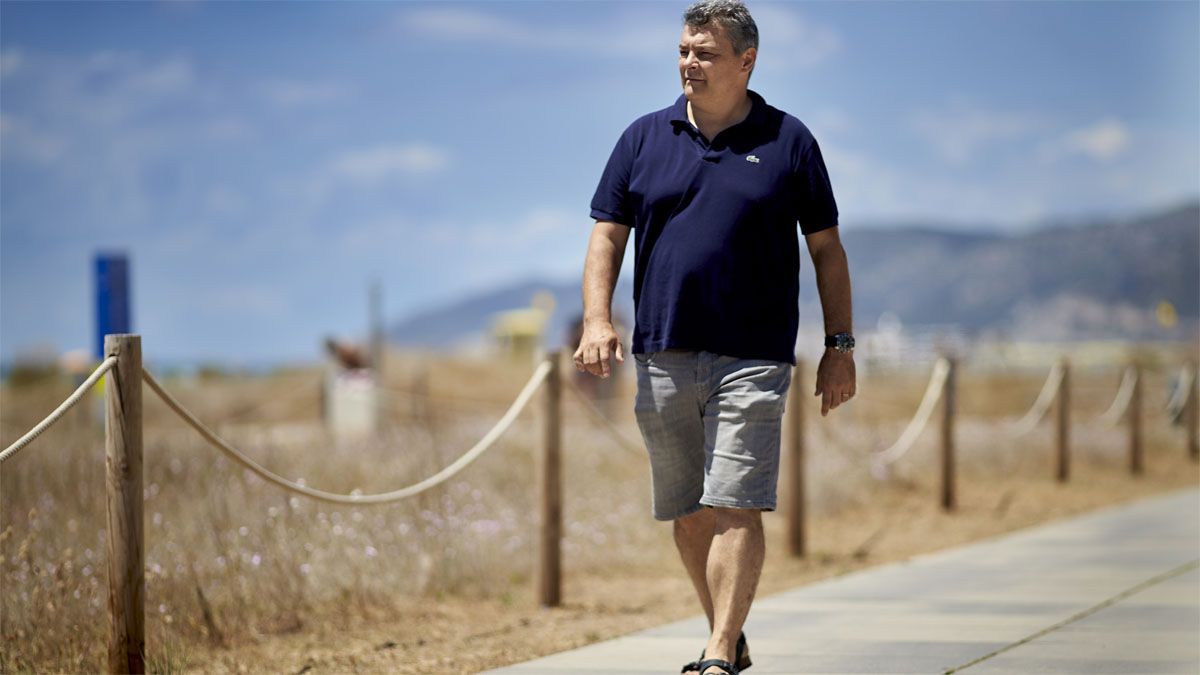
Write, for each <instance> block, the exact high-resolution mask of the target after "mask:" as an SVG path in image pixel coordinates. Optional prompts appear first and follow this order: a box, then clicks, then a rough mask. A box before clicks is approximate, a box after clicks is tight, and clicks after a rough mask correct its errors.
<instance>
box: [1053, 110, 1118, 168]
mask: <svg viewBox="0 0 1200 675" xmlns="http://www.w3.org/2000/svg"><path fill="white" fill-rule="evenodd" d="M1129 139H1130V132H1129V127H1127V126H1125V124H1124V123H1122V122H1121V121H1120V120H1118V119H1116V118H1112V117H1109V118H1106V119H1103V120H1100V121H1098V122H1096V123H1094V124H1091V125H1089V126H1086V127H1083V128H1080V129H1073V130H1071V131H1068V132H1067V133H1065V134H1063V135H1062V136H1061V137H1059V138H1057V139H1055V140H1053V141H1049V142H1047V143H1044V144H1042V146H1041V147H1040V148H1039V150H1038V156H1039V157H1040V158H1041V159H1042V160H1043V161H1045V162H1053V161H1057V160H1059V159H1061V158H1063V157H1067V156H1070V155H1083V156H1085V157H1088V158H1090V159H1093V160H1095V161H1098V162H1108V161H1111V160H1113V159H1115V158H1117V157H1118V156H1120V155H1122V154H1124V153H1125V151H1126V150H1127V149H1128V148H1129Z"/></svg>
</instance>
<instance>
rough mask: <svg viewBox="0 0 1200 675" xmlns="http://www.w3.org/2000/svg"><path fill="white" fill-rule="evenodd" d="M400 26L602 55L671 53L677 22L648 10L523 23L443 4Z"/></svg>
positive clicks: (407, 17) (398, 21)
mask: <svg viewBox="0 0 1200 675" xmlns="http://www.w3.org/2000/svg"><path fill="white" fill-rule="evenodd" d="M393 25H394V26H395V28H396V30H398V31H400V32H403V33H405V34H408V35H415V36H418V37H424V38H435V39H439V40H454V41H459V42H472V43H481V44H487V45H501V46H504V47H510V48H514V49H531V50H546V49H550V50H555V51H566V52H582V53H587V54H591V55H600V56H602V57H613V56H618V57H621V56H625V57H628V56H645V55H647V54H660V53H665V54H671V53H672V52H673V48H674V42H675V40H676V39H677V37H678V33H677V31H678V27H677V24H674V23H671V24H667V23H662V22H658V21H655V20H654V19H653V18H652V17H650V16H647V15H645V14H642V13H632V14H626V15H623V16H621V17H620V18H618V19H617V20H614V21H612V23H611V24H610V25H605V26H596V25H594V24H587V25H572V26H562V25H559V26H555V25H533V24H530V23H521V22H519V21H515V20H513V19H509V18H506V17H500V16H497V15H495V14H489V13H487V12H483V11H479V10H473V9H463V8H457V7H454V8H451V7H437V8H430V9H420V10H413V11H406V12H402V13H400V14H398V15H397V16H396V18H395V21H394V24H393Z"/></svg>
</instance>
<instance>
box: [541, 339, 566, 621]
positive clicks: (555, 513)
mask: <svg viewBox="0 0 1200 675" xmlns="http://www.w3.org/2000/svg"><path fill="white" fill-rule="evenodd" d="M546 359H547V360H548V361H549V362H550V373H549V374H548V375H547V376H546V382H545V384H544V385H543V386H544V388H545V391H544V394H543V400H544V401H545V409H544V413H545V414H544V416H543V419H542V462H541V483H542V518H541V537H540V539H541V547H540V548H541V551H540V554H539V556H538V575H537V578H538V601H539V604H541V606H542V607H557V606H558V605H559V604H560V603H561V602H562V552H561V544H562V460H561V448H562V417H561V415H562V369H561V367H560V359H559V352H558V351H552V352H549V353H548V354H546Z"/></svg>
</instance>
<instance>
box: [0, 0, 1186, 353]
mask: <svg viewBox="0 0 1200 675" xmlns="http://www.w3.org/2000/svg"><path fill="white" fill-rule="evenodd" d="M684 4H685V3H674V2H670V3H659V2H654V3H633V2H615V3H597V2H578V3H576V2H572V3H568V2H513V3H508V2H503V3H502V2H493V3H449V2H443V3H436V4H423V3H400V2H393V3H387V2H369V3H368V2H353V3H326V2H304V3H300V2H291V3H287V2H283V3H265V2H254V3H250V2H246V3H235V2H222V3H196V2H169V3H95V4H71V3H15V2H4V3H2V4H0V115H2V117H0V357H2V358H4V359H10V358H12V357H13V356H14V355H15V354H18V353H20V352H21V351H22V350H25V349H28V348H29V347H30V346H31V345H37V344H49V345H53V346H54V347H56V348H58V349H63V350H65V349H74V348H89V347H90V344H91V342H90V340H91V337H90V336H91V331H92V328H91V325H92V308H91V301H90V298H91V293H92V289H91V279H90V276H89V273H90V269H91V262H90V261H91V258H92V256H93V254H94V253H95V252H96V251H97V250H123V251H127V252H128V253H129V254H130V256H131V259H132V277H133V278H132V281H133V287H134V292H133V295H134V297H133V302H134V322H135V330H136V331H137V332H140V333H142V334H143V336H144V337H143V341H144V349H145V351H146V353H147V355H148V357H150V358H160V359H192V358H219V359H224V360H230V361H247V362H249V361H263V360H291V359H307V358H313V357H315V356H316V355H317V353H318V352H317V349H318V341H319V338H320V337H321V336H323V335H325V334H328V333H338V334H345V335H353V334H356V333H360V332H361V331H362V330H363V328H364V323H365V315H366V295H367V293H366V288H367V286H368V283H369V280H370V279H371V278H378V279H379V280H380V281H381V282H382V284H383V286H384V290H385V305H386V310H387V314H388V316H389V317H391V318H396V317H401V316H404V315H406V314H411V313H412V312H414V311H417V310H419V309H421V308H424V307H429V306H435V305H437V304H440V303H442V302H445V301H446V300H448V299H452V298H457V297H461V296H463V295H465V294H469V293H473V292H477V291H480V290H486V289H489V288H494V287H498V286H502V285H505V284H507V283H509V282H511V281H513V280H515V279H521V278H526V277H531V276H546V277H550V278H574V277H577V276H578V275H579V274H580V269H581V265H582V260H583V254H584V251H585V249H586V243H587V232H588V229H589V226H590V223H591V221H590V220H589V219H588V217H587V216H588V202H589V200H590V198H591V195H592V191H593V190H594V188H595V182H596V180H597V178H598V177H599V175H600V171H601V169H602V168H603V164H604V161H605V160H606V158H607V156H608V153H609V151H610V150H611V148H612V145H613V143H614V142H615V140H616V138H617V135H618V134H619V133H620V132H621V130H622V129H623V128H624V127H625V126H626V125H627V124H628V123H629V122H630V121H631V120H632V119H634V118H635V117H637V116H638V115H640V114H642V113H645V112H648V111H650V110H654V109H657V108H661V107H664V106H666V105H669V104H670V103H671V102H672V101H673V100H674V99H675V97H676V96H677V95H678V91H679V83H678V80H677V75H676V70H675V68H676V53H675V45H676V42H677V40H678V36H679V32H680V20H679V16H680V13H681V12H682V9H683V7H684ZM749 6H750V8H751V11H752V12H753V13H754V15H755V17H756V19H757V21H758V23H759V26H760V32H761V39H762V43H761V47H760V57H759V62H758V66H757V68H756V70H755V73H754V76H753V79H752V80H751V87H752V88H753V89H755V90H756V91H758V92H760V93H762V94H763V95H764V96H765V97H766V99H767V100H768V102H770V103H772V104H773V105H775V106H777V107H780V108H782V109H784V110H786V111H788V112H791V113H792V114H794V115H796V116H797V117H799V118H800V119H801V120H803V121H804V122H805V123H806V124H808V126H809V127H810V128H811V129H812V131H813V133H814V134H815V135H816V137H817V138H818V139H819V140H820V142H821V145H822V149H823V150H824V154H825V158H826V161H827V162H828V164H829V170H830V175H831V179H832V181H833V185H834V190H835V194H836V195H837V198H838V202H839V207H840V210H841V212H842V226H843V227H844V228H851V227H865V226H869V225H881V224H883V225H886V224H888V223H899V222H912V221H920V222H928V223H933V224H946V225H947V226H949V225H954V226H956V227H967V228H974V227H989V228H999V229H1006V230H1013V231H1017V230H1021V229H1024V228H1027V227H1030V226H1031V225H1032V224H1036V223H1039V222H1043V221H1045V220H1048V219H1060V218H1077V217H1083V216H1091V215H1109V214H1116V215H1122V214H1130V213H1138V212H1141V211H1144V210H1153V209H1157V208H1160V207H1162V206H1168V205H1172V204H1175V203H1178V202H1179V201H1182V200H1185V199H1190V198H1194V197H1195V196H1196V194H1197V192H1198V190H1200V188H1198V185H1200V122H1198V121H1197V120H1200V35H1198V34H1200V9H1198V8H1200V5H1198V4H1197V3H1195V2H1177V3H1155V2H1137V3H1133V2H1131V3H1120V2H1097V3H1085V2H1071V3H1034V2H1011V3H1010V2H994V3H991V2H989V3H975V2H937V3H932V2H931V3H921V2H894V3H872V2H853V3H824V2H822V3H771V2H751V3H749ZM626 267H627V268H628V267H631V264H630V265H626ZM628 271H629V270H628V269H627V270H626V272H628ZM802 274H805V275H811V272H810V271H809V270H808V268H807V264H806V266H805V269H804V271H803V272H802ZM810 281H811V280H810V279H808V278H807V277H806V278H805V280H804V283H809V282H810Z"/></svg>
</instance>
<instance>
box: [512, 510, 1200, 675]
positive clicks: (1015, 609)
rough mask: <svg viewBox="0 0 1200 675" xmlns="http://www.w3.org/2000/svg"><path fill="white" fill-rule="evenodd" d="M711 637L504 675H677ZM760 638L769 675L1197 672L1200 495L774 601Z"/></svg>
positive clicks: (768, 602) (679, 633) (659, 631)
mask: <svg viewBox="0 0 1200 675" xmlns="http://www.w3.org/2000/svg"><path fill="white" fill-rule="evenodd" d="M680 573H681V574H682V571H681V572H680ZM707 629H708V626H707V623H706V622H705V620H704V617H703V616H699V617H696V618H692V619H687V620H685V621H680V622H677V623H673V624H669V625H666V626H660V627H658V628H653V629H651V630H647V631H643V632H641V633H634V634H632V635H627V636H625V637H622V638H618V639H616V640H610V641H608V642H601V643H597V644H593V645H589V646H587V647H584V648H582V649H576V650H574V651H570V652H563V653H561V654H555V655H553V656H549V657H546V658H543V659H539V660H536V661H530V662H527V663H523V664H518V665H515V666H510V667H508V668H503V669H500V670H496V671H491V672H495V673H537V674H541V675H544V674H546V673H576V672H578V673H586V672H603V673H622V674H626V673H628V674H633V673H639V674H640V673H646V674H650V673H654V674H656V675H665V674H668V673H678V672H679V667H680V666H681V665H682V664H683V663H684V662H685V661H689V660H691V659H693V658H695V657H696V655H697V654H698V653H699V652H700V649H701V648H702V647H703V646H704V642H705V640H706V638H707V632H708V631H707ZM746 635H747V637H748V638H749V644H750V655H751V657H752V658H753V660H754V666H753V667H752V668H751V669H750V670H749V671H748V672H749V673H753V674H755V675H765V674H766V673H792V674H793V675H818V674H828V675H832V674H834V673H839V674H846V673H948V672H963V673H967V674H968V675H977V674H978V675H983V674H984V673H987V674H995V673H1012V674H1017V675H1026V674H1032V673H1078V674H1080V675H1103V674H1105V673H1137V674H1139V675H1150V674H1155V675H1165V674H1176V673H1179V674H1184V673H1186V674H1187V675H1197V674H1198V673H1200V489H1195V488H1189V489H1186V490H1181V491H1177V492H1173V493H1169V494H1166V495H1162V496H1155V497H1149V498H1145V499H1141V500H1138V501H1136V502H1133V503H1130V504H1127V505H1120V506H1112V507H1106V508H1104V509H1101V510H1098V511H1093V512H1090V513H1087V514H1085V515H1082V516H1076V517H1072V518H1069V519H1066V520H1060V521H1056V522H1052V523H1048V524H1044V525H1039V526H1037V527H1032V528H1029V529H1026V530H1021V531H1017V532H1012V533H1009V534H1005V535H1002V536H999V537H996V538H993V539H989V540H986V541H982V542H978V543H974V544H969V545H966V546H962V547H960V548H955V549H950V550H946V551H940V552H937V553H933V554H928V555H922V556H917V557H914V558H911V559H909V560H907V561H903V562H898V563H892V564H888V565H882V566H880V567H875V568H870V569H866V570H861V571H858V572H854V573H851V574H846V575H843V576H840V577H836V578H834V579H828V580H824V581H820V582H816V583H812V584H809V585H807V586H803V587H801V588H798V589H795V590H792V591H788V592H785V593H781V594H779V595H775V596H770V597H764V598H760V599H759V600H757V601H756V602H755V604H754V607H753V608H752V609H751V611H750V618H749V620H748V621H747V623H746Z"/></svg>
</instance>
